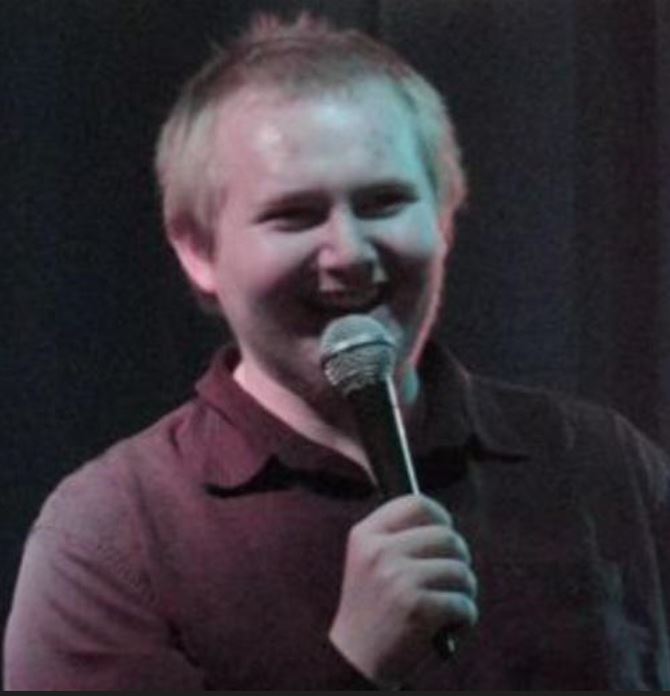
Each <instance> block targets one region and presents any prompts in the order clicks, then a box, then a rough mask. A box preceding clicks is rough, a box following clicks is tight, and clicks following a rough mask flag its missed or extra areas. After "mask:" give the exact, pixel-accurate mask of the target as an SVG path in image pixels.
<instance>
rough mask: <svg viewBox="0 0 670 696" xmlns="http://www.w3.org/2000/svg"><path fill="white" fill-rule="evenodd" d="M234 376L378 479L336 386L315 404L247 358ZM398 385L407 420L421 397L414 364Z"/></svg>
mask: <svg viewBox="0 0 670 696" xmlns="http://www.w3.org/2000/svg"><path fill="white" fill-rule="evenodd" d="M233 378H234V379H235V381H236V382H237V383H238V384H239V385H240V386H241V387H242V389H244V390H245V391H246V392H247V393H249V394H250V395H251V396H253V397H254V399H256V401H258V402H259V403H260V404H261V405H262V406H263V407H264V408H265V409H266V410H267V411H269V412H270V413H272V414H273V415H274V416H276V417H277V418H279V419H280V420H282V421H284V422H285V423H286V424H287V425H289V426H290V427H291V428H293V429H294V430H296V431H297V432H298V433H300V434H301V435H303V436H305V437H307V438H308V439H310V440H312V441H314V442H317V443H319V444H320V445H323V446H325V447H329V448H330V449H333V450H335V451H337V452H339V453H340V454H342V455H344V456H345V457H347V458H349V459H351V460H352V461H354V462H356V463H357V464H359V465H360V466H361V467H363V468H364V469H365V471H366V472H367V473H368V475H369V476H370V477H371V478H373V479H374V474H373V472H372V471H371V468H370V465H369V462H368V458H367V456H366V454H365V450H364V448H363V446H362V444H361V442H360V438H359V437H358V434H357V430H356V423H355V422H354V420H353V417H352V415H351V413H350V410H349V408H348V405H347V404H346V402H345V401H344V400H343V398H342V397H340V396H339V395H338V394H337V392H335V390H334V389H328V390H326V391H325V394H327V396H326V397H324V398H323V399H320V400H319V403H318V404H313V403H310V402H309V401H308V400H306V399H305V398H302V397H300V396H299V395H298V394H296V393H295V392H294V391H292V390H290V389H288V388H287V387H286V386H284V385H283V384H281V383H280V382H278V381H277V380H275V379H273V378H272V377H271V376H270V375H268V374H267V373H266V372H265V371H263V370H262V369H260V368H259V366H257V365H255V364H254V363H253V362H250V361H248V360H244V359H243V360H242V361H241V362H240V363H239V365H238V366H237V367H236V368H235V371H234V373H233ZM396 387H397V393H398V402H399V405H400V408H401V410H402V412H403V415H404V417H405V419H406V420H407V419H408V418H410V417H411V415H412V413H413V411H414V410H416V406H417V404H418V401H419V391H420V390H419V379H418V376H417V374H416V371H415V370H414V369H413V368H412V369H410V370H407V371H405V372H404V373H403V374H401V375H399V376H398V378H397V379H396Z"/></svg>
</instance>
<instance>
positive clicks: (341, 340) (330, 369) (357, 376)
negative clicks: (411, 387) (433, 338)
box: [321, 314, 396, 396]
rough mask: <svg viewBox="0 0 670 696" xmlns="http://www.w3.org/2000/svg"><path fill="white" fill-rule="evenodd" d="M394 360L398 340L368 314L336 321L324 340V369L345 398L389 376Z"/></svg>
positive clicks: (331, 325) (324, 334)
mask: <svg viewBox="0 0 670 696" xmlns="http://www.w3.org/2000/svg"><path fill="white" fill-rule="evenodd" d="M395 360H396V344H395V341H394V340H393V338H391V335H390V334H389V332H388V331H387V330H386V328H385V327H384V326H383V325H382V324H380V323H379V322H378V321H377V320H376V319H373V318H372V317H370V316H368V315H367V314H349V315H347V316H345V317H342V318H341V319H336V320H335V321H333V322H331V323H330V324H329V325H328V326H327V327H326V330H325V331H324V332H323V336H322V337H321V367H322V369H323V371H324V372H325V374H326V377H327V378H328V380H329V381H330V383H331V384H332V385H333V386H334V387H335V388H336V389H338V390H339V391H340V392H341V393H342V394H344V396H347V395H348V394H349V393H351V392H352V391H356V390H357V389H361V388H363V387H366V386H368V385H370V384H377V383H379V382H382V381H384V380H385V379H386V378H387V377H390V376H391V375H392V374H393V368H394V365H395Z"/></svg>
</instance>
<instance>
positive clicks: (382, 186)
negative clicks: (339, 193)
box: [254, 178, 418, 222]
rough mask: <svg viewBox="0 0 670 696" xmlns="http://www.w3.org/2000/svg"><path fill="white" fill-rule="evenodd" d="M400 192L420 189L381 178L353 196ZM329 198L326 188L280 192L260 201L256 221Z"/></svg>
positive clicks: (410, 194) (409, 193) (413, 194)
mask: <svg viewBox="0 0 670 696" xmlns="http://www.w3.org/2000/svg"><path fill="white" fill-rule="evenodd" d="M385 193H398V194H401V195H405V196H408V197H416V196H417V195H418V191H417V188H416V186H415V185H414V184H413V183H411V182H409V181H406V180H404V179H396V178H391V179H380V180H379V181H375V182H373V183H370V184H365V185H363V186H357V187H355V188H354V190H353V193H352V197H353V198H354V200H360V199H361V198H365V197H367V196H373V195H379V194H385ZM328 200H329V197H328V194H327V192H326V190H325V189H322V188H316V189H300V190H297V191H288V192H286V193H282V194H279V195H278V196H276V197H274V198H270V199H269V200H267V201H262V202H261V203H259V206H258V207H259V212H258V213H257V215H256V216H255V218H254V219H255V221H256V222H263V221H264V220H265V219H266V218H267V216H268V215H271V214H273V213H274V212H276V211H278V210H282V209H285V208H292V207H300V206H311V205H322V204H323V203H324V202H327V201H328Z"/></svg>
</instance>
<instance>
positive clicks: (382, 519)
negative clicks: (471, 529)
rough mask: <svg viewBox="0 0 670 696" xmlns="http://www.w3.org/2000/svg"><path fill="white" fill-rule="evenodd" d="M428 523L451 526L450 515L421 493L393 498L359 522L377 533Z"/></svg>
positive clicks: (391, 531)
mask: <svg viewBox="0 0 670 696" xmlns="http://www.w3.org/2000/svg"><path fill="white" fill-rule="evenodd" d="M430 524H442V525H446V526H452V519H451V515H450V514H449V512H448V511H447V510H446V509H445V508H444V507H443V506H442V505H440V504H439V503H438V502H437V501H435V500H433V499H431V498H427V497H425V496H422V495H404V496H401V497H399V498H394V499H393V500H390V501H388V502H387V503H384V504H383V505H382V506H381V507H379V508H377V509H376V510H375V511H374V512H373V513H372V514H370V515H368V517H366V518H365V519H364V520H363V521H362V522H361V523H359V525H360V526H363V527H365V528H369V529H370V531H373V532H379V533H393V532H396V531H401V530H403V529H409V528H411V527H418V526H422V525H430Z"/></svg>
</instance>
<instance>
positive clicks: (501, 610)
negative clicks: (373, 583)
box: [5, 346, 670, 691]
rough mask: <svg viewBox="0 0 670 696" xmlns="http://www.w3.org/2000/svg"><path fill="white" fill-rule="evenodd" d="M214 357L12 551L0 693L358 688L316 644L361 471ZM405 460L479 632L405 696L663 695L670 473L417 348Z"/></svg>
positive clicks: (364, 485)
mask: <svg viewBox="0 0 670 696" xmlns="http://www.w3.org/2000/svg"><path fill="white" fill-rule="evenodd" d="M235 360H236V353H235V351H234V350H228V351H227V352H225V353H219V354H217V355H216V356H215V358H214V360H213V362H212V365H211V368H210V370H209V371H208V373H207V374H206V375H205V376H204V378H203V379H202V380H201V381H200V382H199V383H198V385H197V396H196V397H195V398H194V399H193V400H192V401H190V402H189V403H187V404H186V405H184V406H183V407H181V408H180V409H178V410H177V411H175V412H173V413H171V414H169V415H168V416H166V417H165V418H164V419H162V420H161V421H159V422H158V423H156V424H155V425H154V426H152V427H151V428H149V429H148V430H146V431H145V432H143V433H141V434H139V435H136V436H134V437H132V438H130V439H127V440H124V441H123V442H120V443H118V444H116V445H115V446H114V447H112V448H111V449H110V450H109V451H107V452H106V453H104V454H103V455H102V456H100V457H99V458H97V459H96V460H94V461H93V462H90V463H88V464H87V465H86V466H84V467H83V468H81V469H80V470H79V471H77V472H75V473H74V474H73V475H71V476H70V477H69V478H67V479H66V480H65V481H63V482H62V483H61V485H60V486H59V487H58V488H57V490H56V491H55V492H54V493H53V494H52V495H51V496H50V497H49V499H48V500H47V502H46V503H45V505H44V508H43V510H42V512H41V514H40V516H39V519H38V520H37V521H36V523H35V525H34V528H33V530H32V532H31V534H30V537H29V539H28V541H27V545H26V550H25V554H24V558H23V563H22V568H21V572H20V575H19V579H18V582H17V588H16V595H15V599H14V604H13V608H12V613H11V616H10V621H9V623H8V626H7V633H6V639H5V674H6V683H5V687H6V688H7V689H8V690H36V691H40V690H174V691H183V690H205V689H216V690H243V689H244V690H246V689H259V690H272V689H283V690H296V689H298V690H300V689H350V690H353V689H369V688H374V687H373V685H372V684H369V683H368V682H367V681H366V680H365V679H364V678H363V677H362V676H361V675H360V674H358V673H357V672H356V671H355V670H354V669H353V668H352V667H351V666H350V665H349V664H348V663H347V662H346V660H344V659H343V658H342V657H341V656H340V655H339V653H338V652H337V651H336V650H335V649H334V648H333V647H332V646H331V645H330V643H329V641H328V637H327V635H328V630H329V627H330V624H331V622H332V620H333V617H334V614H335V611H336V608H337V603H338V596H339V585H340V581H341V574H342V567H343V559H344V551H345V543H346V538H347V534H348V531H349V529H350V528H351V526H352V525H353V524H354V523H355V522H357V521H358V520H360V519H361V518H363V517H364V516H366V515H367V514H369V513H370V512H371V511H372V510H373V509H374V508H375V507H376V506H378V505H379V504H380V502H381V500H380V496H379V494H378V492H377V491H376V489H375V488H374V486H372V485H371V483H370V482H369V480H368V479H367V477H366V475H365V473H364V472H363V471H362V469H361V468H360V467H359V466H358V465H356V464H354V463H352V462H351V461H349V460H347V459H346V458H344V457H343V456H341V455H339V454H336V453H334V452H332V451H330V450H328V449H326V448H324V447H321V446H319V445H317V444H315V443H313V442H311V441H309V440H307V439H305V438H303V437H301V436H300V435H298V434H297V433H295V432H294V431H293V430H291V429H290V428H289V427H288V426H286V425H285V424H283V423H282V422H281V421H279V420H278V419H277V418H275V417H274V416H272V415H270V414H269V413H268V412H266V411H264V410H263V409H262V408H261V407H260V406H259V405H258V404H257V403H256V402H255V401H254V400H253V399H252V398H251V397H250V396H249V395H247V394H246V393H245V392H244V391H242V390H241V389H240V388H239V387H238V386H237V384H236V383H235V382H234V381H233V380H232V378H231V368H232V366H233V364H234V362H235ZM422 383H423V385H424V388H425V393H426V408H425V410H424V414H423V418H422V419H421V422H420V423H417V424H415V425H414V426H413V428H412V431H411V434H410V437H411V443H412V449H413V452H414V454H415V458H416V461H417V469H418V473H419V479H420V481H421V486H422V488H423V490H424V492H426V493H427V494H429V495H431V496H433V497H435V498H436V499H438V500H440V501H441V502H443V503H444V504H445V505H446V506H447V507H448V508H449V509H450V510H451V512H452V514H453V515H454V517H455V521H456V525H457V526H458V528H459V530H460V531H461V532H462V533H463V535H464V536H465V537H466V539H467V540H468V542H469V544H470V547H471V549H472V551H473V555H474V565H475V570H476V572H477V574H478V578H479V583H480V597H479V604H480V611H481V617H480V621H479V624H478V626H477V627H476V628H475V629H474V630H473V631H471V633H470V634H469V635H468V636H467V637H466V638H465V639H463V640H462V641H461V645H460V648H459V651H458V653H457V654H456V656H455V657H453V658H452V659H451V660H449V661H448V662H445V661H444V660H441V659H440V658H439V657H438V656H437V655H431V656H430V657H429V658H428V659H427V660H426V662H425V663H424V664H423V665H422V666H421V668H420V669H419V670H417V673H416V674H414V675H408V678H407V687H408V688H412V689H425V690H428V689H437V690H441V689H447V690H525V689H534V690H535V689H568V690H569V689H575V690H592V689H603V690H615V689H630V690H663V689H668V688H670V657H669V656H670V651H669V648H668V606H670V597H669V596H668V582H670V571H669V568H670V564H669V563H668V556H669V550H668V538H669V537H668V530H669V529H670V523H669V517H670V515H669V514H668V513H669V509H670V508H669V503H668V480H669V473H668V467H667V464H666V461H665V457H664V455H663V454H662V453H661V452H660V451H659V450H658V449H657V448H656V447H654V446H653V445H652V444H651V443H649V442H648V441H647V440H646V439H645V438H644V437H642V436H641V435H640V433H638V432H637V431H635V430H634V429H633V428H631V426H630V425H629V424H628V423H627V422H625V421H624V420H623V419H622V418H620V417H619V416H616V415H615V414H612V413H610V412H608V411H604V410H602V409H598V408H595V407H592V406H588V405H584V404H581V403H577V402H574V401H572V400H567V399H563V398H559V397H556V396H554V395H550V394H547V393H545V392H542V391H537V390H527V389H520V388H516V387H511V386H509V385H504V384H501V383H498V382H494V381H491V380H485V379H481V378H478V377H474V376H472V375H470V374H468V373H467V372H466V371H465V370H464V369H463V368H462V367H460V366H459V365H458V363H456V362H455V361H454V360H453V358H452V357H451V356H450V355H449V354H447V353H445V352H443V351H441V350H440V349H438V348H437V347H436V346H431V347H430V348H429V349H428V351H427V355H426V359H425V360H424V364H423V366H422Z"/></svg>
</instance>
